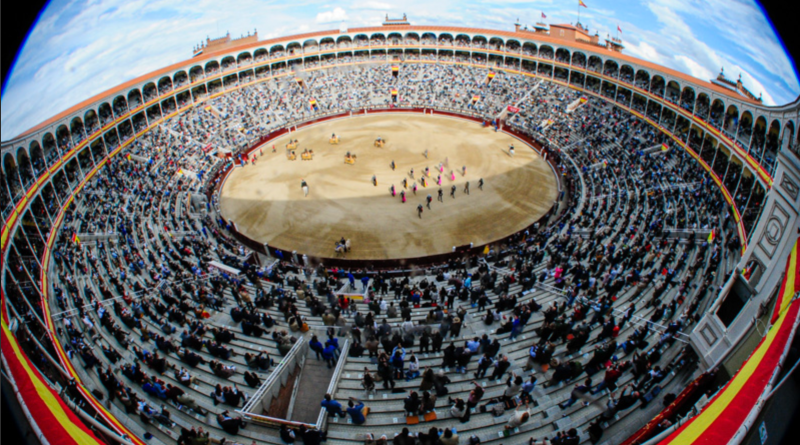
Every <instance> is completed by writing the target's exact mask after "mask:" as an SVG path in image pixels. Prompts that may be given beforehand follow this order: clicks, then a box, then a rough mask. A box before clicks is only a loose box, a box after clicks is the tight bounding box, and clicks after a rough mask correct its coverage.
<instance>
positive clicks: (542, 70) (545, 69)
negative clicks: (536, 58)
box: [537, 63, 553, 77]
mask: <svg viewBox="0 0 800 445" xmlns="http://www.w3.org/2000/svg"><path fill="white" fill-rule="evenodd" d="M537 72H538V73H539V75H540V76H543V77H553V65H550V64H549V63H539V67H538V69H537Z"/></svg>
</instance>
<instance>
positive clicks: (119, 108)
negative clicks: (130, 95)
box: [111, 96, 128, 118]
mask: <svg viewBox="0 0 800 445" xmlns="http://www.w3.org/2000/svg"><path fill="white" fill-rule="evenodd" d="M111 104H112V109H113V110H114V117H117V118H119V117H120V116H122V115H123V114H125V113H127V112H128V101H126V100H125V96H117V97H115V98H114V100H113V101H112V102H111Z"/></svg>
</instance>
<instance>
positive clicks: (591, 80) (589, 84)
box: [586, 76, 600, 94]
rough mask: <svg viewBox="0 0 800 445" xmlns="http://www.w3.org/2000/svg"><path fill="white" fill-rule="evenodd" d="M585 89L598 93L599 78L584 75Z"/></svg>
mask: <svg viewBox="0 0 800 445" xmlns="http://www.w3.org/2000/svg"><path fill="white" fill-rule="evenodd" d="M586 89H587V90H589V91H591V92H592V93H595V94H600V79H598V78H597V77H593V76H586Z"/></svg>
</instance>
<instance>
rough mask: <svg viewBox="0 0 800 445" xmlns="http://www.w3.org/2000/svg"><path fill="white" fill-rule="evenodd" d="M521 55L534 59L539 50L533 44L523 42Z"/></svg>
mask: <svg viewBox="0 0 800 445" xmlns="http://www.w3.org/2000/svg"><path fill="white" fill-rule="evenodd" d="M522 54H524V55H526V56H532V57H535V56H536V55H537V54H539V49H538V48H537V47H536V45H535V44H533V43H531V42H525V43H523V44H522Z"/></svg>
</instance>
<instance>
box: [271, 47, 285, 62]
mask: <svg viewBox="0 0 800 445" xmlns="http://www.w3.org/2000/svg"><path fill="white" fill-rule="evenodd" d="M284 52H286V49H285V48H284V47H283V45H273V46H272V47H271V48H270V49H269V57H270V58H271V59H276V58H278V57H283V54H284Z"/></svg>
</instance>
